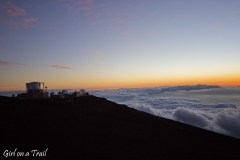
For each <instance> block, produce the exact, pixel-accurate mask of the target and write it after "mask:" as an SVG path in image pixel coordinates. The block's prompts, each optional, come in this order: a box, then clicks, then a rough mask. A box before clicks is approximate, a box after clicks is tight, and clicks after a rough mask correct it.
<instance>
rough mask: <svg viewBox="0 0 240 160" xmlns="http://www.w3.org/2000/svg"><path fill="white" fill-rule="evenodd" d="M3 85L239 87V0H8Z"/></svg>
mask: <svg viewBox="0 0 240 160" xmlns="http://www.w3.org/2000/svg"><path fill="white" fill-rule="evenodd" d="M0 75H1V80H0V90H18V89H25V83H26V82H31V81H43V82H45V84H46V85H47V86H48V87H49V89H57V88H118V87H119V88H127V87H151V86H162V85H181V84H199V83H201V84H219V85H239V84H240V1H239V0H41V1H39V0H1V1H0Z"/></svg>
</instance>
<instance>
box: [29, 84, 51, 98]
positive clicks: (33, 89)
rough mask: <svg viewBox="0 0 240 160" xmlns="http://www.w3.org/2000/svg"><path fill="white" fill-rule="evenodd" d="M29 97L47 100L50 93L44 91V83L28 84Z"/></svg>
mask: <svg viewBox="0 0 240 160" xmlns="http://www.w3.org/2000/svg"><path fill="white" fill-rule="evenodd" d="M26 89H27V95H28V97H29V98H47V97H48V93H47V92H46V91H45V90H44V83H43V82H29V83H26Z"/></svg>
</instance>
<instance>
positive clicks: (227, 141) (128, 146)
mask: <svg viewBox="0 0 240 160" xmlns="http://www.w3.org/2000/svg"><path fill="white" fill-rule="evenodd" d="M0 126H1V133H0V144H1V148H0V154H1V156H0V159H11V158H13V157H14V158H15V159H18V158H19V159H21V158H22V157H19V156H18V155H17V152H18V154H19V152H22V153H24V154H26V153H27V152H29V156H27V155H24V156H25V158H27V157H29V158H32V159H33V158H36V154H35V155H34V156H35V157H33V152H34V151H32V150H37V151H40V152H42V153H43V151H46V149H47V151H46V155H44V154H41V156H42V157H38V158H37V159H73V158H74V159H75V158H78V159H112V160H115V159H121V160H125V159H131V160H133V159H138V160H139V159H146V160H147V159H239V158H240V140H238V139H234V138H231V137H227V136H224V135H220V134H217V133H213V132H210V131H207V130H203V129H199V128H196V127H192V126H189V125H185V124H182V123H179V122H175V121H172V120H167V119H164V118H160V117H156V116H153V115H149V114H147V113H143V112H140V111H137V110H135V109H132V108H128V107H127V106H125V105H118V104H116V103H113V102H110V101H108V100H106V99H103V98H97V97H94V96H86V97H79V98H75V99H73V100H66V99H35V100H34V99H20V100H19V99H15V98H6V97H0ZM6 150H8V151H6ZM14 150H16V153H15V155H14V154H13V153H12V155H10V153H11V152H9V151H12V152H14ZM31 151H32V152H31ZM37 151H36V152H37ZM6 155H8V156H9V157H8V158H6ZM39 155H40V154H39ZM39 155H38V156H39Z"/></svg>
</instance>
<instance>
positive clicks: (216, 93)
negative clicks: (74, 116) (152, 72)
mask: <svg viewBox="0 0 240 160" xmlns="http://www.w3.org/2000/svg"><path fill="white" fill-rule="evenodd" d="M91 94H93V95H96V96H100V97H105V98H107V99H109V100H112V101H115V102H117V103H121V104H126V105H128V106H129V107H132V108H135V109H137V110H140V111H144V112H147V113H150V114H153V115H156V116H160V117H165V118H168V119H173V120H177V121H180V122H183V123H187V124H190V125H194V126H197V127H201V128H204V129H209V130H212V131H215V132H218V133H222V134H226V135H230V136H233V137H237V138H240V121H239V120H240V99H239V97H240V87H232V88H231V87H229V88H223V87H222V88H219V87H217V86H207V85H195V86H176V87H160V88H143V89H116V90H103V91H95V92H92V93H91Z"/></svg>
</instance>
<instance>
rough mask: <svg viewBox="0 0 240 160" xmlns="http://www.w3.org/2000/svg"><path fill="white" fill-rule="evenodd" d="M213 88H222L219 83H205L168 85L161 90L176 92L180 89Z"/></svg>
mask: <svg viewBox="0 0 240 160" xmlns="http://www.w3.org/2000/svg"><path fill="white" fill-rule="evenodd" d="M212 88H221V87H220V86H218V85H204V84H198V85H183V86H174V87H166V88H163V89H161V92H175V91H180V90H184V91H191V90H201V89H212Z"/></svg>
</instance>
